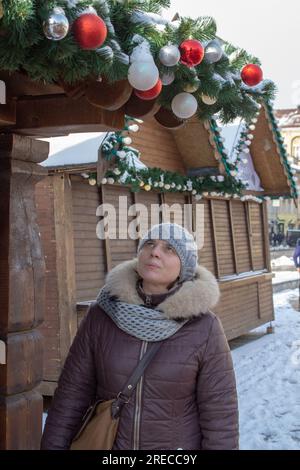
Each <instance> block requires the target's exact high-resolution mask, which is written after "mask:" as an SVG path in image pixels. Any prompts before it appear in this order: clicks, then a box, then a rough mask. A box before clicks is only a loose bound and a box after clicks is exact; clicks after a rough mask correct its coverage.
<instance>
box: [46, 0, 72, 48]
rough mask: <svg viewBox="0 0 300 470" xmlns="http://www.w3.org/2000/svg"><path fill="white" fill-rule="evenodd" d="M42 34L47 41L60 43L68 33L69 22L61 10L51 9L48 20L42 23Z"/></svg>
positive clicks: (57, 8)
mask: <svg viewBox="0 0 300 470" xmlns="http://www.w3.org/2000/svg"><path fill="white" fill-rule="evenodd" d="M43 30H44V34H45V36H46V38H47V39H51V40H52V41H60V40H61V39H63V38H65V37H66V35H67V34H68V32H69V21H68V18H67V17H66V15H65V12H64V10H63V9H62V8H59V7H56V8H53V10H52V12H51V13H50V16H49V18H48V19H47V20H46V21H44V23H43Z"/></svg>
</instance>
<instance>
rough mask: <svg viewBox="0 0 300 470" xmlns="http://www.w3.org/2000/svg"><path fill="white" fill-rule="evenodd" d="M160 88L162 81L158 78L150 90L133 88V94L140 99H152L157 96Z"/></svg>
mask: <svg viewBox="0 0 300 470" xmlns="http://www.w3.org/2000/svg"><path fill="white" fill-rule="evenodd" d="M161 89H162V82H161V79H160V78H159V79H158V81H157V83H156V85H154V87H153V88H150V90H146V91H142V90H134V93H135V95H136V96H137V97H138V98H140V99H141V100H146V101H147V100H154V99H155V98H157V97H158V95H159V94H160V92H161Z"/></svg>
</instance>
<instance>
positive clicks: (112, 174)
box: [91, 117, 245, 196]
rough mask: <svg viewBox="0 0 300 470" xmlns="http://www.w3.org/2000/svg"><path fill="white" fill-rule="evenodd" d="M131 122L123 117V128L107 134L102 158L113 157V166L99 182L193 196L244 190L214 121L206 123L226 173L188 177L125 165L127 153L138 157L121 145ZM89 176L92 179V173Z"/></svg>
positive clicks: (128, 147)
mask: <svg viewBox="0 0 300 470" xmlns="http://www.w3.org/2000/svg"><path fill="white" fill-rule="evenodd" d="M131 121H134V119H132V118H130V117H126V126H125V128H124V129H123V130H122V131H120V132H111V133H109V134H108V135H107V137H106V139H105V140H104V141H103V143H102V148H101V150H102V154H103V157H104V158H105V159H106V160H108V161H112V160H113V159H114V167H112V168H109V169H108V170H107V171H106V173H105V175H104V180H102V184H106V183H109V184H113V183H116V182H117V183H120V184H125V185H129V186H130V188H131V190H132V191H133V192H138V191H141V190H145V191H150V190H152V189H158V190H160V191H161V192H180V193H185V192H190V193H191V194H192V195H194V196H203V195H205V193H210V194H214V195H219V196H225V195H231V196H232V195H241V193H242V190H243V189H245V186H244V185H243V183H242V182H241V181H240V180H239V179H238V178H236V167H235V165H233V164H231V163H230V162H229V161H228V159H227V155H226V153H225V150H224V147H223V143H222V141H221V136H220V133H219V131H218V128H217V125H216V123H215V122H214V121H212V122H211V123H210V126H211V130H212V132H213V135H214V138H215V142H216V145H217V148H218V151H219V153H220V154H221V157H222V162H223V164H224V166H225V170H226V175H224V176H223V175H219V176H209V175H207V176H192V177H189V176H185V175H181V174H179V173H177V172H171V171H167V170H162V169H161V168H157V167H155V168H145V169H137V168H136V166H135V165H129V163H128V158H127V157H128V155H129V154H130V153H131V154H132V153H133V154H134V155H135V156H136V158H139V157H140V152H139V151H138V150H136V149H135V148H133V147H130V146H128V145H126V144H124V137H126V136H127V133H128V131H130V122H131ZM91 178H93V180H94V179H95V175H94V174H92V175H91Z"/></svg>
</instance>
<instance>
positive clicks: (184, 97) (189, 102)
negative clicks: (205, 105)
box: [171, 92, 198, 119]
mask: <svg viewBox="0 0 300 470" xmlns="http://www.w3.org/2000/svg"><path fill="white" fill-rule="evenodd" d="M171 107H172V111H173V113H174V114H175V116H177V117H179V118H180V119H188V118H190V117H192V116H193V115H194V114H195V112H196V111H197V108H198V103H197V100H196V98H195V97H194V96H193V95H191V94H190V93H185V92H182V93H178V95H176V96H175V97H174V98H173V100H172V103H171Z"/></svg>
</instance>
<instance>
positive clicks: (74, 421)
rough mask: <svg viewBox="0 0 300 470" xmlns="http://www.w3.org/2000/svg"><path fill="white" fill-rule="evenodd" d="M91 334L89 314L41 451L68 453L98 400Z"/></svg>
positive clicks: (70, 357)
mask: <svg viewBox="0 0 300 470" xmlns="http://www.w3.org/2000/svg"><path fill="white" fill-rule="evenodd" d="M92 331H93V315H92V311H91V310H89V311H88V313H87V315H86V317H85V318H84V319H83V320H82V322H81V324H80V327H79V329H78V331H77V334H76V336H75V339H74V341H73V344H72V346H71V348H70V351H69V354H68V356H67V359H66V361H65V365H64V367H63V370H62V373H61V375H60V378H59V381H58V386H57V389H56V391H55V394H54V398H53V401H52V404H51V408H50V410H49V413H48V417H47V420H46V424H45V428H44V433H43V436H42V441H41V449H48V450H54V449H56V450H59V449H69V447H70V444H71V441H72V439H73V437H74V435H75V433H76V431H77V430H78V428H79V426H80V424H81V420H82V417H83V415H84V413H85V411H86V410H87V408H88V407H89V405H90V404H91V403H92V402H93V401H94V399H95V394H96V369H95V361H94V352H93V340H92V338H93V334H92ZM94 334H95V333H94Z"/></svg>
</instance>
